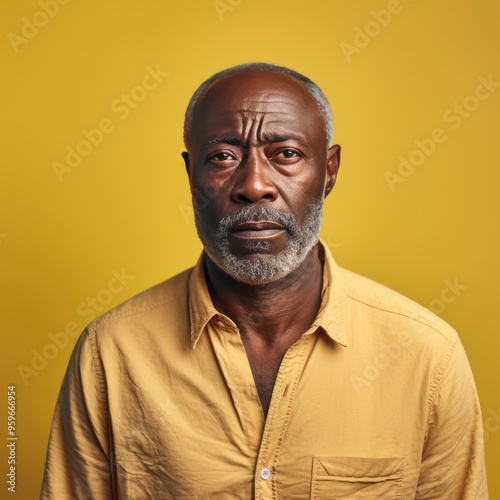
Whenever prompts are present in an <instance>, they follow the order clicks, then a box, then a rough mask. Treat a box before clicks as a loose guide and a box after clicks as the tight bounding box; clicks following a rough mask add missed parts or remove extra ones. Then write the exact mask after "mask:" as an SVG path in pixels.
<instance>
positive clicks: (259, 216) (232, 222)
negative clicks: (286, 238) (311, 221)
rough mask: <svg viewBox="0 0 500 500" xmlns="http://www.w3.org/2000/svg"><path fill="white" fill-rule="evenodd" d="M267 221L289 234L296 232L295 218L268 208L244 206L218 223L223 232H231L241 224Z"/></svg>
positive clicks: (287, 213) (289, 214)
mask: <svg viewBox="0 0 500 500" xmlns="http://www.w3.org/2000/svg"><path fill="white" fill-rule="evenodd" d="M259 220H268V221H272V222H277V223H278V224H281V225H282V226H283V227H284V228H285V229H286V230H288V231H289V232H290V233H292V234H293V233H295V232H296V231H297V221H296V219H295V216H294V215H293V214H291V213H289V212H280V211H279V210H276V209H274V208H269V207H252V206H246V207H243V208H241V209H240V210H238V212H235V213H234V214H231V215H226V216H225V217H223V218H222V219H221V220H220V221H219V227H220V229H221V230H223V231H231V230H232V229H234V228H235V227H236V226H237V225H238V224H241V223H242V222H249V221H252V222H256V221H259Z"/></svg>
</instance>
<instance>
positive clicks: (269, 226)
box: [231, 220, 286, 239]
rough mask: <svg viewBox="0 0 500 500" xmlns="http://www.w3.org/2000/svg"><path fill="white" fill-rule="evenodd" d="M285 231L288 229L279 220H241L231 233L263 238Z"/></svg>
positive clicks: (239, 235)
mask: <svg viewBox="0 0 500 500" xmlns="http://www.w3.org/2000/svg"><path fill="white" fill-rule="evenodd" d="M284 231H286V229H285V228H284V227H283V226H282V225H281V224H279V223H278V222H274V221H267V220H261V221H245V222H241V223H240V224H237V225H236V226H235V227H233V228H232V229H231V234H232V235H233V236H235V237H236V238H241V239H263V238H271V237H273V236H276V235H278V234H281V233H282V232H284Z"/></svg>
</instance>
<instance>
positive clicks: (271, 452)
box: [254, 332, 312, 500]
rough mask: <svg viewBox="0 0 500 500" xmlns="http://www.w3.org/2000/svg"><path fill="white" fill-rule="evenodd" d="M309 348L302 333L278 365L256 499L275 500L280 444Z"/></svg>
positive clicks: (258, 469) (257, 475) (258, 466)
mask: <svg viewBox="0 0 500 500" xmlns="http://www.w3.org/2000/svg"><path fill="white" fill-rule="evenodd" d="M308 333H309V332H308ZM311 346H312V336H311V335H310V334H304V335H303V336H302V338H301V339H300V340H298V341H297V342H296V343H295V344H294V345H292V346H291V347H290V348H289V349H288V351H287V352H286V354H285V356H284V357H283V360H282V362H281V365H280V369H279V372H278V376H277V378H276V382H275V385H274V390H273V395H272V399H271V404H270V406H269V412H268V415H267V419H266V423H265V427H264V432H263V435H262V441H261V445H260V450H259V455H258V457H257V463H256V468H255V475H254V489H255V498H256V499H258V500H268V499H276V498H277V495H278V491H277V477H278V474H279V463H278V462H279V454H280V449H281V444H282V442H283V439H284V436H285V432H286V428H287V426H288V422H289V421H290V417H291V415H292V408H293V404H294V399H295V395H296V392H297V386H298V384H299V380H300V376H301V374H302V370H303V368H304V365H305V361H306V359H307V357H308V354H309V352H310V349H311Z"/></svg>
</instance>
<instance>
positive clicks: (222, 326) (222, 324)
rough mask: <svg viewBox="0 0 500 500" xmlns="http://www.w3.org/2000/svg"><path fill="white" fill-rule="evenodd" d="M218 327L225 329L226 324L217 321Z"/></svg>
mask: <svg viewBox="0 0 500 500" xmlns="http://www.w3.org/2000/svg"><path fill="white" fill-rule="evenodd" d="M217 326H220V327H221V328H224V327H225V326H226V325H225V324H224V322H223V321H217Z"/></svg>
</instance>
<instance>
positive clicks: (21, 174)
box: [0, 0, 500, 499]
mask: <svg viewBox="0 0 500 500" xmlns="http://www.w3.org/2000/svg"><path fill="white" fill-rule="evenodd" d="M2 6H3V9H2V10H3V12H2V16H1V20H0V33H2V34H3V42H2V43H1V44H0V51H1V58H2V59H1V66H2V70H3V76H2V79H1V83H0V85H1V88H2V92H1V96H2V110H3V120H2V125H1V127H2V131H1V134H0V137H1V139H0V141H1V143H2V144H1V148H0V151H1V152H0V154H1V156H2V161H1V179H0V204H1V211H0V268H1V269H0V276H1V281H0V282H1V294H2V295H1V300H0V317H1V332H2V349H1V352H2V355H1V356H2V359H1V362H0V373H1V378H0V380H1V381H2V383H3V385H4V400H5V403H4V404H1V405H0V407H1V411H0V415H2V421H3V422H5V429H4V431H3V432H4V433H6V432H7V387H8V386H9V385H15V386H16V403H17V406H16V419H17V420H16V429H17V430H16V433H17V434H16V436H17V438H18V439H17V445H16V464H15V466H16V492H17V494H18V498H23V499H32V498H33V499H34V498H37V497H38V492H39V488H40V484H41V479H42V471H43V465H44V460H45V451H46V446H47V439H48V435H49V430H50V423H51V419H52V412H53V410H54V405H55V402H56V397H57V393H58V391H59V387H60V384H61V381H62V377H63V375H64V371H65V369H66V365H67V362H68V359H69V356H70V353H71V351H72V348H73V346H74V344H75V342H76V339H77V336H78V335H79V333H80V332H81V330H82V329H83V328H84V326H85V324H86V323H87V322H88V321H90V320H92V319H93V318H94V317H96V316H97V315H100V314H102V313H103V312H104V311H106V310H108V309H110V308H111V307H113V306H114V305H116V304H118V303H120V302H122V301H123V300H125V299H127V298H128V297H130V296H132V295H134V294H136V293H137V292H139V291H141V290H143V289H145V288H147V287H149V286H151V285H153V284H155V283H158V282H160V281H163V280H164V279H166V278H168V277H170V276H172V275H174V274H176V273H177V272H179V271H181V270H183V269H185V268H187V267H190V266H191V265H193V264H194V263H195V261H196V259H197V258H198V255H199V253H200V250H201V245H200V243H199V241H198V238H197V236H196V232H195V229H194V222H193V212H192V209H191V201H190V193H189V189H188V182H187V177H186V174H185V170H184V166H183V162H182V158H181V156H180V153H181V151H182V150H183V144H182V123H183V114H184V110H185V107H186V105H187V102H188V100H189V98H190V96H191V94H192V93H193V91H194V90H195V88H196V87H197V86H198V84H199V83H201V81H202V80H204V79H205V78H206V77H208V76H210V75H211V74H212V73H214V72H215V71H217V70H220V69H222V68H225V67H228V66H231V65H234V64H239V63H243V62H251V61H266V62H272V63H276V64H282V65H286V66H290V67H292V68H294V69H296V70H298V71H300V72H302V73H304V74H305V75H307V76H309V77H310V78H312V79H313V80H314V81H316V82H317V83H318V84H319V85H320V86H321V87H322V88H323V90H324V91H325V93H326V95H327V97H328V98H329V100H330V103H331V105H332V108H333V113H334V117H335V127H336V133H335V141H336V142H338V143H340V144H341V145H342V165H341V168H340V173H339V178H338V181H337V185H336V186H335V188H334V190H333V192H332V193H331V195H330V196H329V198H328V200H327V202H326V207H325V218H324V225H323V230H322V237H323V239H324V240H325V241H326V242H327V243H328V244H329V245H330V248H331V249H332V251H333V253H334V256H335V257H336V259H337V261H338V262H339V264H340V265H342V266H344V267H347V268H349V269H352V270H354V271H356V272H358V273H361V274H364V275H366V276H368V277H370V278H372V279H374V280H376V281H379V282H381V283H384V284H386V285H388V286H390V287H392V288H394V289H396V290H398V291H399V292H401V293H403V294H405V295H407V296H409V297H411V298H412V299H414V300H416V301H417V302H419V303H421V304H423V305H425V306H427V307H429V308H430V309H432V310H433V311H434V312H436V313H437V314H438V315H440V316H441V317H443V318H444V319H445V320H446V321H448V322H449V323H451V324H452V325H453V326H454V327H455V328H456V329H457V330H458V332H459V334H460V337H461V339H462V342H463V343H464V345H465V348H466V351H467V353H468V356H469V359H470V362H471V365H472V369H473V371H474V375H475V379H476V383H477V387H478V391H479V396H480V399H481V404H482V410H483V422H484V428H485V439H486V458H487V466H488V472H489V484H490V495H491V498H500V476H499V475H498V474H495V472H496V471H498V469H499V467H500V432H499V431H500V395H499V391H498V385H497V384H498V381H499V380H500V363H499V360H498V353H499V352H500V340H499V337H498V321H497V314H496V313H497V311H498V308H499V306H498V296H499V294H498V283H499V282H500V273H499V267H498V263H497V259H498V256H499V255H500V244H499V242H500V239H499V237H498V234H497V231H498V216H499V203H500V202H499V199H500V198H499V196H498V189H499V188H498V186H499V185H500V165H499V157H500V155H499V152H498V151H499V150H498V146H497V144H498V130H499V129H500V122H499V116H500V58H499V57H498V54H499V52H500V30H499V29H498V19H499V18H500V4H499V3H498V2H495V1H494V0H479V1H477V2H474V4H473V3H472V2H463V1H462V2H456V1H451V0H444V1H442V2H433V1H431V0H419V1H417V0H413V1H412V0H372V1H368V0H362V1H357V2H355V3H354V4H353V3H352V2H341V1H339V0H332V1H319V0H309V1H308V2H304V1H301V0H300V1H299V0H286V1H285V0H274V1H269V0H196V1H195V0H191V1H189V0H183V1H180V0H179V1H177V2H173V1H164V0H163V1H160V0H154V1H153V0H149V1H148V0H144V1H142V2H132V1H118V0H110V1H106V2H100V1H97V0H86V1H85V2H83V1H78V0H64V1H63V0H38V1H36V0H23V1H16V2H14V1H11V2H7V1H4V2H3V5H2ZM207 195H209V193H208V194H207ZM380 369H383V367H381V368H380ZM8 453H9V449H8V448H5V451H4V453H2V454H1V456H0V460H1V463H2V464H3V465H2V471H4V473H6V472H8V470H9V469H8V464H7V461H8V456H9V455H8ZM2 457H3V458H2ZM4 477H5V476H4ZM4 488H5V489H4ZM7 494H8V491H7V490H6V485H5V483H4V486H2V490H1V493H0V497H2V498H4V495H7ZM5 498H7V496H5Z"/></svg>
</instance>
